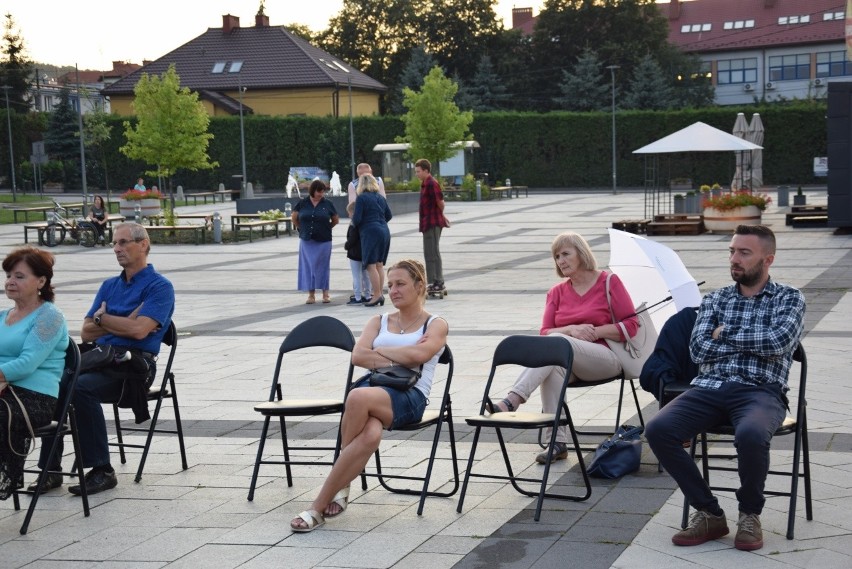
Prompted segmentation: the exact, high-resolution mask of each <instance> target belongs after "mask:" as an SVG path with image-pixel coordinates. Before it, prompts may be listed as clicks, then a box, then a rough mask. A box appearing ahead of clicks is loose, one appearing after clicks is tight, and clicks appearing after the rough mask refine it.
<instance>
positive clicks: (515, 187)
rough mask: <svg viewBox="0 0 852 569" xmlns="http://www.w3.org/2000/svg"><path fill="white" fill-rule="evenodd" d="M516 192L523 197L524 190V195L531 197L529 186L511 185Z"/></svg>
mask: <svg viewBox="0 0 852 569" xmlns="http://www.w3.org/2000/svg"><path fill="white" fill-rule="evenodd" d="M509 187H510V188H512V190H513V191H514V192H515V197H516V198H519V197H521V190H523V192H524V197H525V198H528V197H530V189H529V188H528V187H527V186H509Z"/></svg>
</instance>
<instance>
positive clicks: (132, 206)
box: [118, 198, 160, 219]
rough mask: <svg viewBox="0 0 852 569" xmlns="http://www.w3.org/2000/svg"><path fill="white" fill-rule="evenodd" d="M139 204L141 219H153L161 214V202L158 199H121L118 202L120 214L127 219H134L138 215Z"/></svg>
mask: <svg viewBox="0 0 852 569" xmlns="http://www.w3.org/2000/svg"><path fill="white" fill-rule="evenodd" d="M137 204H138V205H139V208H140V209H141V212H140V216H141V217H152V216H155V215H159V214H160V200H158V199H156V198H147V199H144V200H125V199H120V200H118V212H119V213H120V214H121V215H123V216H124V217H126V218H127V219H132V218H133V216H134V215H136V205H137Z"/></svg>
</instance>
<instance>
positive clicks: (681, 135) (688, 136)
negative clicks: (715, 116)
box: [633, 118, 760, 154]
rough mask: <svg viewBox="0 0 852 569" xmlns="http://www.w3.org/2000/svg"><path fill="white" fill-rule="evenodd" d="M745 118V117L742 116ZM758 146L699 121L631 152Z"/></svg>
mask: <svg viewBox="0 0 852 569" xmlns="http://www.w3.org/2000/svg"><path fill="white" fill-rule="evenodd" d="M743 120H745V118H743ZM755 148H760V147H759V146H757V145H756V144H752V143H751V142H748V141H747V140H744V139H742V138H739V137H736V136H733V135H731V134H728V133H727V132H725V131H723V130H719V129H718V128H715V127H712V126H710V125H709V124H706V123H703V122H701V121H699V122H696V123H693V124H691V125H689V126H688V127H685V128H682V129H680V130H679V131H677V132H673V133H672V134H670V135H668V136H664V137H663V138H661V139H659V140H657V141H654V142H652V143H650V144H646V145H645V146H643V147H642V148H639V149H637V150H634V151H633V154H666V153H669V152H724V151H727V150H730V151H738V150H754V149H755Z"/></svg>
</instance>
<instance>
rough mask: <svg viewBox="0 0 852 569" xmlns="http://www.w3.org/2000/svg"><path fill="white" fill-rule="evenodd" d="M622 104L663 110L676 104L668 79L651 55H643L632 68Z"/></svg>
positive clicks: (644, 108)
mask: <svg viewBox="0 0 852 569" xmlns="http://www.w3.org/2000/svg"><path fill="white" fill-rule="evenodd" d="M623 106H624V107H625V108H627V109H643V110H664V109H671V108H674V107H676V106H677V100H676V99H675V95H674V90H673V89H672V86H671V81H670V79H669V78H667V77H666V76H665V75H664V74H663V70H662V69H661V68H660V64H659V63H657V62H656V61H654V58H653V57H652V56H651V55H646V56H645V57H643V58H642V61H640V62H639V65H637V66H636V68H635V69H634V70H633V77H632V78H631V80H630V85H629V86H628V89H627V94H626V95H625V96H624V103H623Z"/></svg>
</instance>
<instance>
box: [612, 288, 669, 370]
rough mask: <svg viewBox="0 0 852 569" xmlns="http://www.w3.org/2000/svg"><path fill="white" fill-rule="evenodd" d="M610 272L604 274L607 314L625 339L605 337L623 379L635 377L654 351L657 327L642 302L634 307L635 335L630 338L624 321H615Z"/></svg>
mask: <svg viewBox="0 0 852 569" xmlns="http://www.w3.org/2000/svg"><path fill="white" fill-rule="evenodd" d="M610 277H612V273H609V274H608V275H607V276H606V303H607V304H608V305H609V314H610V316H611V317H612V323H613V324H615V325H616V326H617V327H618V328H619V329H620V330H621V334H622V336H624V338H625V341H623V342H621V341H618V340H610V339H609V338H607V339H606V343H607V345H608V346H609V348H610V349H611V350H612V351H613V353H615V356H616V357H617V358H618V361H619V362H621V369H623V370H624V376H625V379H635V378H637V377H639V376H640V375H642V366H644V365H645V362H646V361H648V358H649V357H651V354H652V353H653V352H654V347H655V346H656V345H657V329H656V328H654V323H653V322H652V321H651V316H650V314H648V309H647V308H646V307H645V305H646V303H645V302H643V303H642V304H640V305H639V306H637V307H636V317H637V318H638V319H639V329H638V330H637V331H636V335H635V336H633V337H632V338H631V337H630V336H629V335H628V334H627V328H626V327H625V326H624V322H619V321H616V319H615V312H613V310H612V298H611V295H610V291H609V279H610Z"/></svg>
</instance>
